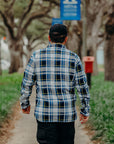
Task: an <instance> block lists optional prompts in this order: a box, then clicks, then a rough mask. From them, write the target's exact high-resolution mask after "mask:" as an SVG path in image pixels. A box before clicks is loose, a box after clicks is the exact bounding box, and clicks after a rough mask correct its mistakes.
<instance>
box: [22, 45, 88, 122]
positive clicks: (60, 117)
mask: <svg viewBox="0 0 114 144" xmlns="http://www.w3.org/2000/svg"><path fill="white" fill-rule="evenodd" d="M34 84H35V86H36V107H35V113H34V114H35V117H36V119H37V120H39V121H41V122H72V121H74V120H76V118H77V113H76V106H75V104H76V94H75V88H77V91H78V94H79V97H80V100H81V103H82V108H81V113H82V114H83V115H85V116H88V115H89V98H90V95H89V90H88V85H87V82H86V76H85V73H84V71H83V68H82V64H81V61H80V59H79V57H78V56H77V54H75V53H73V52H71V51H70V50H68V49H66V47H65V46H64V45H61V44H50V45H48V47H47V48H46V49H41V50H37V51H35V52H34V53H33V55H32V56H31V58H30V60H29V62H28V65H27V67H26V69H25V72H24V78H23V82H22V89H21V98H20V102H21V107H22V109H25V108H27V107H28V106H29V105H30V102H29V96H30V95H31V92H32V86H33V85H34Z"/></svg>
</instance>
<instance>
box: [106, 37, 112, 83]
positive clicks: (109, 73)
mask: <svg viewBox="0 0 114 144" xmlns="http://www.w3.org/2000/svg"><path fill="white" fill-rule="evenodd" d="M104 58H105V80H107V81H114V34H113V35H111V36H110V37H109V38H108V39H106V41H105V49H104Z"/></svg>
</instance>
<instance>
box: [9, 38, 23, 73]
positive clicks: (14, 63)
mask: <svg viewBox="0 0 114 144" xmlns="http://www.w3.org/2000/svg"><path fill="white" fill-rule="evenodd" d="M9 41H10V43H9V49H10V59H11V66H10V68H9V73H14V72H17V71H18V69H19V68H20V67H23V60H22V53H23V45H22V41H21V40H20V39H18V40H11V39H10V40H9Z"/></svg>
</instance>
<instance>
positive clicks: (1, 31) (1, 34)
mask: <svg viewBox="0 0 114 144" xmlns="http://www.w3.org/2000/svg"><path fill="white" fill-rule="evenodd" d="M4 35H5V28H4V27H3V26H2V25H1V24H0V75H2V63H1V60H2V57H1V39H2V37H3V36H4Z"/></svg>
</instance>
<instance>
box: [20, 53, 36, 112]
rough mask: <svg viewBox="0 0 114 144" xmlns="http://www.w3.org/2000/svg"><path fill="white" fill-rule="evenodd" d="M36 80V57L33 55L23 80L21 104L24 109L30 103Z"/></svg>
mask: <svg viewBox="0 0 114 144" xmlns="http://www.w3.org/2000/svg"><path fill="white" fill-rule="evenodd" d="M34 81H35V73H34V58H33V55H32V56H31V58H30V59H29V61H28V64H27V66H26V69H25V71H24V76H23V81H22V84H21V97H20V104H21V108H22V109H25V108H27V107H28V106H29V105H30V102H29V96H30V95H31V93H32V87H33V85H34Z"/></svg>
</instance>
